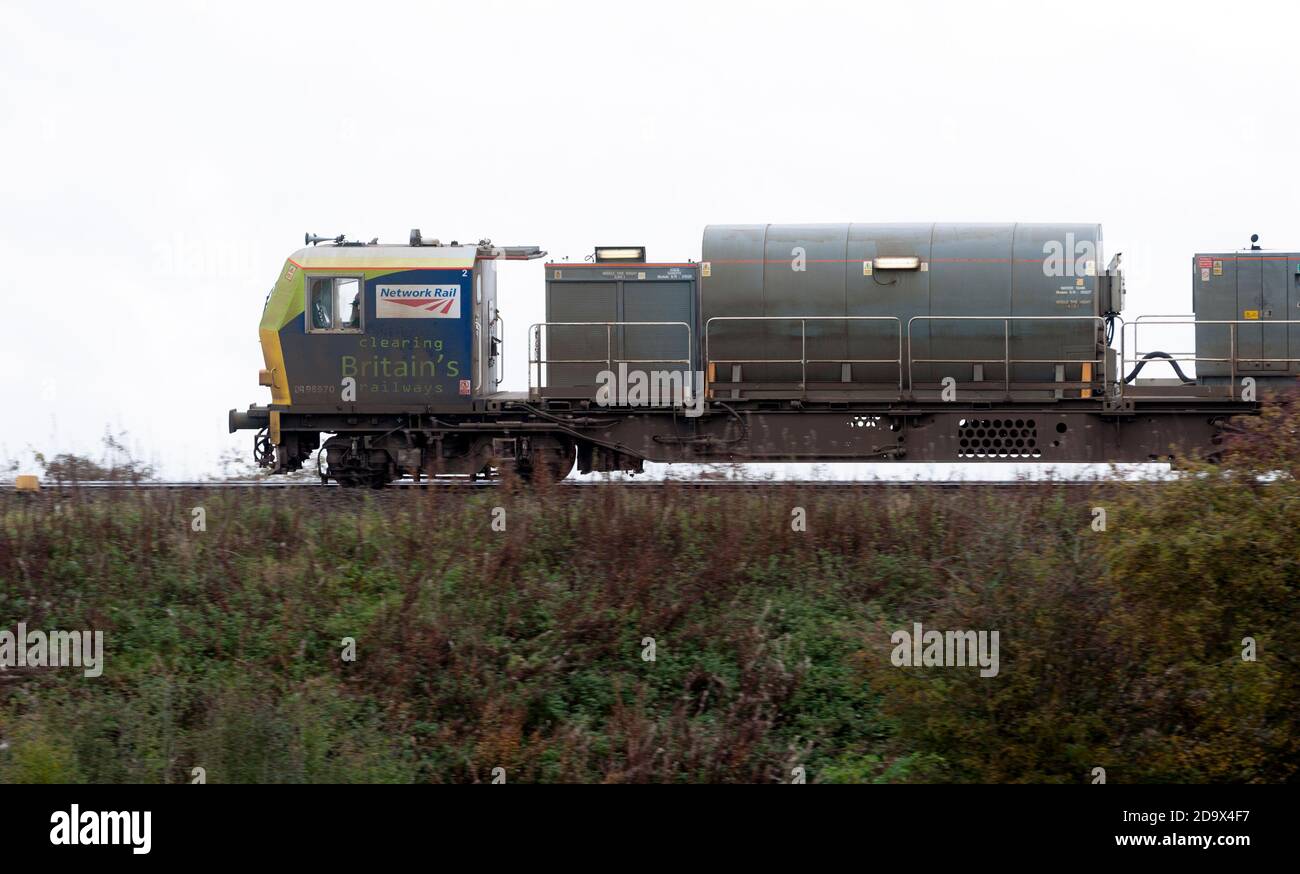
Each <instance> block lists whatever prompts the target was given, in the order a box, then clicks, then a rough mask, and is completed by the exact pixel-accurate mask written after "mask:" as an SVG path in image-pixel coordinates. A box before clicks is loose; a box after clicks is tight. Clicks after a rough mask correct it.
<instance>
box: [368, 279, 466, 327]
mask: <svg viewBox="0 0 1300 874" xmlns="http://www.w3.org/2000/svg"><path fill="white" fill-rule="evenodd" d="M375 315H376V316H377V317H379V318H381V319H459V318H460V286H459V285H381V286H379V287H378V289H376V295H375Z"/></svg>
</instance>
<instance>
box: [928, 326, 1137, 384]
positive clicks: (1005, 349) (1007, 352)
mask: <svg viewBox="0 0 1300 874" xmlns="http://www.w3.org/2000/svg"><path fill="white" fill-rule="evenodd" d="M916 321H929V322H936V321H951V322H1002V353H1003V354H1002V357H1001V358H916V357H915V356H913V355H912V323H913V322H916ZM1013 321H1026V322H1044V321H1046V322H1050V321H1057V322H1064V321H1090V322H1094V323H1096V324H1098V325H1099V326H1101V328H1102V329H1103V330H1105V324H1106V317H1105V316H912V317H911V318H910V319H908V320H907V390H908V391H909V392H911V391H912V387H913V381H912V365H913V364H916V363H920V364H1001V365H1002V367H1003V374H1002V376H1003V391H1004V392H1006V394H1007V395H1010V394H1011V365H1013V364H1100V365H1101V373H1102V385H1103V386H1109V385H1110V383H1111V380H1110V372H1109V366H1108V361H1107V358H1108V357H1109V356H1107V355H1105V354H1103V355H1102V356H1101V357H1100V358H1091V359H1089V358H1047V359H1041V358H1040V359H1030V358H1012V357H1011V322H1013ZM1121 342H1123V341H1122V339H1121Z"/></svg>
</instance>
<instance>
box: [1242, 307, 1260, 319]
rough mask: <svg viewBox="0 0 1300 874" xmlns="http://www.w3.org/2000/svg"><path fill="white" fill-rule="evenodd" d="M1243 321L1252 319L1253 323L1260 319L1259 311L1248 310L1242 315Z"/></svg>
mask: <svg viewBox="0 0 1300 874" xmlns="http://www.w3.org/2000/svg"><path fill="white" fill-rule="evenodd" d="M1241 317H1242V318H1243V319H1250V320H1251V321H1252V322H1253V321H1255V320H1256V319H1258V318H1259V310H1246V311H1245V312H1243V313H1242V314H1241Z"/></svg>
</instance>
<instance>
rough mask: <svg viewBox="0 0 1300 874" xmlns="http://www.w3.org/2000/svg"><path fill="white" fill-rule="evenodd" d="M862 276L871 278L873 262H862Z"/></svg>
mask: <svg viewBox="0 0 1300 874" xmlns="http://www.w3.org/2000/svg"><path fill="white" fill-rule="evenodd" d="M862 275H863V276H870V275H871V262H870V261H863V262H862Z"/></svg>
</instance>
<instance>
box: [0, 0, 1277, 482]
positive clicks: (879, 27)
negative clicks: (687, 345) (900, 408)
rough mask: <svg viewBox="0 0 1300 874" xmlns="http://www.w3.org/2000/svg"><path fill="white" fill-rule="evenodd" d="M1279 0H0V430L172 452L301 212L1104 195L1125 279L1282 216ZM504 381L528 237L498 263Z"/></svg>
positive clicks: (1110, 246)
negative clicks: (106, 439)
mask: <svg viewBox="0 0 1300 874" xmlns="http://www.w3.org/2000/svg"><path fill="white" fill-rule="evenodd" d="M1298 37H1300V12H1298V11H1297V7H1296V6H1295V5H1294V4H1282V3H1279V4H1276V5H1273V4H1270V3H1264V2H1254V3H1249V4H1240V3H1236V4H1228V3H1221V4H1196V3H1178V4H1165V3H1161V4H1154V3H1152V4H1146V3H1136V2H1127V3H1089V4H1078V3H1075V4H1069V5H1053V6H1052V7H1050V8H1048V7H1047V6H1046V4H1038V3H990V2H965V3H951V4H949V3H922V2H908V3H892V2H891V3H882V4H873V3H865V2H844V3H825V2H814V0H801V2H799V3H790V2H784V3H763V2H753V0H750V2H741V3H732V2H715V0H695V2H690V3H674V2H663V0H656V2H654V3H644V2H641V3H628V4H624V3H616V2H609V0H607V2H596V3H523V2H515V3H488V2H475V3H458V4H454V5H453V4H441V3H428V2H425V3H411V4H401V3H384V2H372V0H367V2H352V3H341V4H340V3H322V2H312V3H310V4H308V3H299V4H292V5H290V4H272V3H268V2H265V0H263V2H257V3H241V2H230V0H223V2H211V3H201V2H167V3H127V2H124V3H120V4H83V3H68V2H61V3H49V2H14V0H0V168H2V169H0V263H2V264H3V270H0V295H2V297H3V301H2V303H3V308H2V309H0V312H2V313H3V317H0V324H2V325H3V337H0V373H3V374H4V377H5V380H4V384H5V386H6V387H7V391H5V392H4V394H5V398H4V403H3V405H0V409H3V411H4V412H3V414H2V415H3V424H2V425H0V456H17V455H19V454H21V453H22V452H24V451H26V450H27V449H28V447H34V448H37V449H41V450H43V451H45V452H47V453H50V452H57V451H65V450H69V451H80V452H89V453H91V454H93V455H98V453H99V439H100V437H101V436H102V434H103V433H104V429H105V427H106V426H111V427H112V428H113V429H114V430H120V429H125V430H126V431H128V432H129V434H130V436H131V441H132V443H133V445H134V446H135V447H136V449H137V451H139V452H140V453H141V454H142V455H144V456H145V457H147V458H150V459H153V460H154V461H156V462H157V463H159V464H160V465H161V466H162V468H163V471H164V473H166V474H167V475H169V476H172V477H177V478H185V477H189V476H198V475H201V474H203V473H206V472H208V471H210V470H212V469H213V467H214V464H215V461H216V459H217V458H218V456H219V455H220V454H221V453H222V452H223V451H224V450H225V449H227V448H229V447H232V446H238V447H240V448H241V449H242V448H244V447H246V446H247V445H248V444H249V443H250V437H249V435H248V434H240V435H237V436H231V435H228V434H227V433H226V411H227V410H228V409H230V408H232V407H239V408H244V407H247V406H248V404H250V403H253V402H256V403H265V402H266V401H267V399H268V396H267V390H266V389H263V388H259V387H258V386H257V384H256V374H257V369H258V368H259V367H260V366H261V354H260V351H259V348H258V343H257V322H258V319H259V317H260V313H261V308H262V303H263V299H264V297H265V295H266V292H267V290H268V288H269V287H270V285H271V283H272V281H273V280H274V278H275V276H276V273H277V271H278V269H279V267H280V265H281V264H282V262H283V259H284V257H285V256H286V255H287V254H289V253H290V252H291V251H293V250H294V249H295V248H297V247H298V246H300V245H301V241H302V234H303V232H304V231H313V232H316V233H321V234H338V233H347V234H348V235H350V236H351V237H354V238H360V239H370V238H372V237H375V236H378V237H379V238H380V239H381V240H382V241H387V242H401V241H404V240H405V239H406V237H407V233H408V231H409V229H410V228H413V227H419V228H421V229H422V230H423V231H424V233H425V235H426V236H427V237H434V236H436V237H439V238H441V239H443V240H448V239H453V238H454V239H459V240H462V241H469V240H477V239H479V238H480V237H491V238H492V239H493V240H494V241H496V242H497V243H501V244H538V245H540V246H542V247H543V248H545V249H547V250H548V251H549V252H550V253H551V254H552V255H553V256H557V257H562V256H564V255H569V256H571V257H573V258H575V259H581V257H582V256H583V255H585V254H586V253H588V252H589V251H590V249H591V247H592V246H593V245H594V244H596V243H620V244H622V243H644V244H646V245H647V246H648V247H649V250H650V255H651V257H652V258H656V259H669V258H671V259H678V258H698V257H699V248H700V234H701V231H702V229H703V226H704V225H705V224H707V223H710V222H804V221H809V222H814V221H936V220H937V221H1077V222H1084V221H1100V222H1102V223H1103V225H1104V226H1105V231H1106V241H1107V257H1109V255H1110V254H1113V253H1114V252H1116V251H1120V250H1122V251H1124V253H1125V262H1126V265H1127V273H1128V280H1129V297H1128V304H1129V311H1130V313H1136V312H1149V313H1175V312H1186V311H1188V310H1189V309H1190V306H1191V300H1190V282H1191V278H1190V272H1191V271H1190V261H1189V259H1190V256H1191V255H1192V253H1194V252H1196V251H1198V250H1202V249H1225V248H1226V249H1231V248H1236V247H1238V246H1241V245H1243V244H1245V243H1246V241H1247V240H1248V238H1249V235H1250V234H1251V233H1252V232H1257V233H1259V234H1260V235H1261V237H1262V243H1263V244H1264V245H1265V246H1266V247H1275V248H1300V197H1297V195H1298V194H1300V162H1298V161H1297V158H1298V157H1300V105H1298V104H1297V102H1296V95H1297V85H1300V81H1298V80H1300V74H1298V72H1297V71H1298V69H1300V67H1298V63H1297V55H1296V41H1297V38H1298ZM502 295H503V298H502V310H503V312H504V314H505V316H506V319H507V324H508V326H509V328H510V329H511V330H510V333H509V334H508V335H507V338H506V367H507V373H508V376H507V380H506V382H505V384H504V385H503V388H506V389H521V388H523V387H524V385H525V382H526V376H525V353H524V341H523V330H524V326H526V325H527V324H529V323H530V322H535V321H541V320H542V311H543V306H542V295H543V279H542V268H541V266H540V262H532V263H528V264H511V265H507V267H506V269H505V270H504V275H503V281H502Z"/></svg>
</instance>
